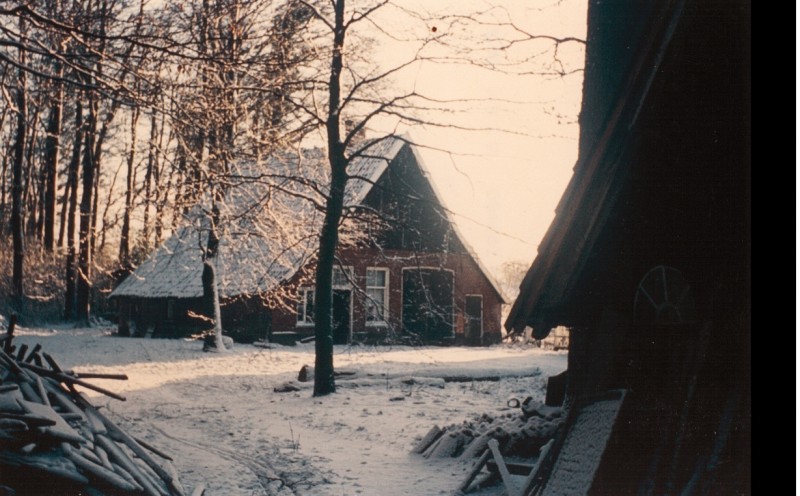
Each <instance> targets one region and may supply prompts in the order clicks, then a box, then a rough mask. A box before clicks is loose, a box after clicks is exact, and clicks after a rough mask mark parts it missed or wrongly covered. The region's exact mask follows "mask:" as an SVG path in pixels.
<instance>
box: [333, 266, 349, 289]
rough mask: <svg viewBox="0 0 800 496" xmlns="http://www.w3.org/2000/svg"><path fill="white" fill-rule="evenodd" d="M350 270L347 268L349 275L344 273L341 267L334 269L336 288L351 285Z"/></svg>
mask: <svg viewBox="0 0 800 496" xmlns="http://www.w3.org/2000/svg"><path fill="white" fill-rule="evenodd" d="M349 275H350V268H349V267H348V268H347V273H345V272H344V271H342V269H341V267H334V268H333V285H334V286H348V285H349V284H350V278H349V277H348V276H349Z"/></svg>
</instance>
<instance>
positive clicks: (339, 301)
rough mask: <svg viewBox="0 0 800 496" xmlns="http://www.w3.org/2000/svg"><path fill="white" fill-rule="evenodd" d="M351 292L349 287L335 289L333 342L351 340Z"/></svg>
mask: <svg viewBox="0 0 800 496" xmlns="http://www.w3.org/2000/svg"><path fill="white" fill-rule="evenodd" d="M351 294H352V291H350V290H349V289H334V290H333V308H332V309H331V310H332V320H333V344H347V343H349V342H350V330H351V329H350V327H351V326H350V323H351V302H352V298H351Z"/></svg>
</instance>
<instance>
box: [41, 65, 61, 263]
mask: <svg viewBox="0 0 800 496" xmlns="http://www.w3.org/2000/svg"><path fill="white" fill-rule="evenodd" d="M56 67H57V68H56V74H57V75H58V76H59V77H61V76H63V74H64V68H63V66H62V65H61V63H60V62H56ZM53 84H55V101H54V102H53V106H52V107H50V116H49V118H48V120H47V137H46V138H45V145H44V149H45V151H44V170H45V191H44V248H45V249H46V250H47V251H49V252H52V251H53V250H54V249H55V225H56V189H57V183H56V180H57V178H58V155H59V151H60V147H61V114H62V110H63V106H64V86H63V85H62V84H61V82H60V81H55V82H54V83H53Z"/></svg>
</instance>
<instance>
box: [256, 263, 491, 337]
mask: <svg viewBox="0 0 800 496" xmlns="http://www.w3.org/2000/svg"><path fill="white" fill-rule="evenodd" d="M339 259H340V260H342V264H343V265H344V266H345V267H347V268H348V269H350V268H352V269H351V270H352V283H353V287H352V288H351V294H352V298H351V316H352V318H351V330H350V332H351V335H350V337H351V340H352V341H359V342H376V341H381V340H383V339H385V338H387V337H388V338H389V339H392V338H398V337H400V336H402V334H403V329H402V327H403V326H402V323H403V271H404V270H416V269H419V268H431V269H437V270H445V271H451V272H452V274H453V307H452V312H453V316H452V317H453V318H452V322H453V334H454V336H453V339H452V341H451V342H454V343H465V344H492V343H496V342H499V341H500V338H501V331H500V329H501V325H500V320H501V319H500V312H501V307H502V304H503V300H502V298H501V296H500V295H499V294H498V293H497V291H496V290H495V288H494V286H493V285H492V283H491V282H490V281H489V280H488V279H487V277H486V276H485V275H484V273H483V271H482V270H481V268H480V267H479V266H478V264H477V263H476V262H475V259H474V258H473V257H472V256H470V255H469V254H467V253H414V252H411V251H405V250H403V251H401V250H378V249H377V248H371V249H360V250H357V251H356V250H354V249H350V250H347V251H345V252H342V253H340V255H339ZM367 268H386V269H388V274H389V277H388V288H389V291H388V293H389V296H388V316H387V319H386V320H387V323H386V325H368V323H367V320H366V310H365V302H366V297H365V296H364V288H365V280H366V273H367ZM308 270H309V269H308V268H304V269H303V270H301V271H300V272H299V273H298V275H297V276H296V277H295V278H294V279H293V280H292V282H291V283H290V284H294V285H297V281H298V280H302V279H303V278H305V279H306V280H311V279H313V277H310V278H309V277H308ZM311 285H313V284H309V286H311ZM303 287H304V286H303ZM467 296H479V297H480V299H481V300H482V302H481V303H482V305H481V310H482V311H481V314H482V315H481V316H482V318H481V331H482V332H481V335H480V337H479V339H474V338H473V339H472V340H470V342H467V341H468V340H467V338H466V336H465V327H466V321H467V318H466V314H465V311H466V298H467ZM272 332H273V333H276V332H277V333H280V332H291V333H297V334H298V335H301V336H303V335H308V336H310V335H312V334H313V333H314V328H313V326H310V325H307V324H302V323H300V324H299V323H298V318H297V312H294V311H290V310H284V309H276V310H274V311H273V317H272Z"/></svg>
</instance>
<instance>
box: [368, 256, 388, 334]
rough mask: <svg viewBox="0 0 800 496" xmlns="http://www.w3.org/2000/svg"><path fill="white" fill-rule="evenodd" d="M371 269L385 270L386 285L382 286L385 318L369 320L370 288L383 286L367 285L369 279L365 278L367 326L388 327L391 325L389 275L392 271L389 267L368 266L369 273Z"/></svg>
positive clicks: (384, 281) (384, 280)
mask: <svg viewBox="0 0 800 496" xmlns="http://www.w3.org/2000/svg"><path fill="white" fill-rule="evenodd" d="M369 271H375V272H383V273H384V276H385V277H384V279H383V283H384V285H383V286H382V288H383V302H382V303H383V319H382V320H369V312H367V304H368V302H369V299H370V297H369V290H370V289H380V288H381V286H368V285H367V280H368V279H367V278H365V279H364V289H365V295H366V298H365V300H364V312H365V316H364V320H365V325H366V326H367V327H386V326H388V325H389V276H390V271H389V268H388V267H367V274H368V273H369Z"/></svg>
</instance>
